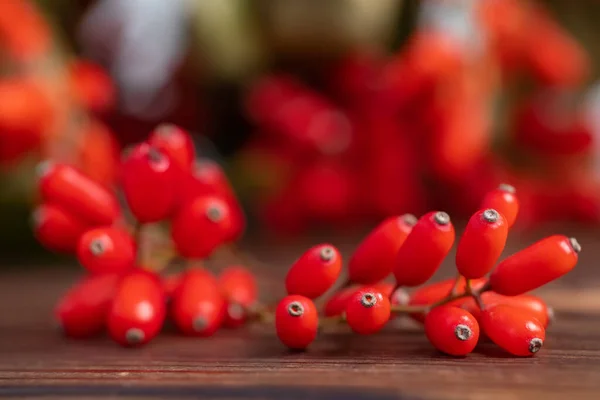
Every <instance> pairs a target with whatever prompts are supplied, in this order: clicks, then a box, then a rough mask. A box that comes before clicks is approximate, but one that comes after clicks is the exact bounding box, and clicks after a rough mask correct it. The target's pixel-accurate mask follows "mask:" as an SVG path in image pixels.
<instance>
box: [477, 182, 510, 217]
mask: <svg viewBox="0 0 600 400" xmlns="http://www.w3.org/2000/svg"><path fill="white" fill-rule="evenodd" d="M516 193H517V191H516V190H515V188H514V187H512V186H511V185H507V184H504V183H503V184H501V185H500V186H498V188H497V189H494V190H492V191H490V192H488V193H487V194H486V195H485V197H484V198H483V201H482V202H481V208H482V209H487V208H492V209H494V210H496V211H498V212H499V213H500V214H502V215H503V216H504V218H505V219H506V223H507V224H508V227H509V228H510V227H511V226H513V224H514V223H515V221H516V220H517V214H519V199H517V195H516Z"/></svg>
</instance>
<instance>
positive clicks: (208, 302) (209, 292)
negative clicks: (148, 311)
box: [171, 268, 225, 336]
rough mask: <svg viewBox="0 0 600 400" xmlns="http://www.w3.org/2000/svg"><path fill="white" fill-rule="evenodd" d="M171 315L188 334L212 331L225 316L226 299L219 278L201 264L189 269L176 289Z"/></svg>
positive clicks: (208, 334)
mask: <svg viewBox="0 0 600 400" xmlns="http://www.w3.org/2000/svg"><path fill="white" fill-rule="evenodd" d="M171 315H172V317H173V320H174V322H175V324H176V325H177V327H178V328H179V329H180V330H181V332H183V333H184V334H186V335H195V336H211V335H213V334H214V333H215V332H216V331H217V330H218V329H219V328H220V327H221V324H222V323H223V319H224V317H225V299H224V298H223V296H222V295H221V292H220V290H219V286H218V283H217V280H216V278H215V277H214V276H213V275H212V274H211V273H210V272H208V271H206V270H204V269H201V268H194V269H190V270H188V271H186V272H185V274H184V275H183V277H182V278H181V283H180V285H179V287H178V288H177V289H176V290H175V292H174V293H173V297H172V302H171Z"/></svg>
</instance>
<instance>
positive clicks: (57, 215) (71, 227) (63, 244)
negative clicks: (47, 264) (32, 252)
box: [31, 204, 89, 253]
mask: <svg viewBox="0 0 600 400" xmlns="http://www.w3.org/2000/svg"><path fill="white" fill-rule="evenodd" d="M31 222H32V225H33V232H34V235H35V237H36V239H37V240H38V241H39V242H40V243H41V244H42V245H43V246H44V247H46V248H47V249H49V250H52V251H57V252H64V253H75V251H76V249H77V243H79V237H80V236H81V235H82V234H83V233H84V232H85V231H86V230H87V229H89V228H88V226H86V225H85V224H84V223H83V222H82V221H80V220H79V218H77V217H76V216H74V215H72V214H70V213H69V212H67V211H65V210H63V209H62V208H60V207H57V206H54V205H52V204H42V205H40V206H38V207H36V209H35V210H34V211H33V213H32V214H31Z"/></svg>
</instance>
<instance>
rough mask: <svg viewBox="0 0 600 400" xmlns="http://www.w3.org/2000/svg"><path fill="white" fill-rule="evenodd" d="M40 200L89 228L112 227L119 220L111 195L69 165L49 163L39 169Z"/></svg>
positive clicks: (116, 203)
mask: <svg viewBox="0 0 600 400" xmlns="http://www.w3.org/2000/svg"><path fill="white" fill-rule="evenodd" d="M38 177H39V190H40V194H41V197H42V200H43V201H44V202H47V203H51V204H53V205H56V206H58V207H61V209H63V210H68V212H69V213H72V214H73V215H76V216H77V217H79V218H81V220H83V221H85V222H86V224H88V225H92V226H102V225H112V224H113V223H114V222H115V221H116V220H117V219H118V218H119V216H120V210H119V204H118V202H117V199H116V197H115V196H114V194H112V193H111V192H109V191H108V190H106V189H105V188H104V187H102V186H101V185H100V184H98V183H96V182H94V181H93V180H92V179H90V178H88V177H87V176H85V175H83V174H82V173H81V172H79V171H78V170H76V169H75V168H73V167H72V166H70V165H66V164H56V163H53V162H50V161H46V162H43V163H41V164H40V165H39V166H38Z"/></svg>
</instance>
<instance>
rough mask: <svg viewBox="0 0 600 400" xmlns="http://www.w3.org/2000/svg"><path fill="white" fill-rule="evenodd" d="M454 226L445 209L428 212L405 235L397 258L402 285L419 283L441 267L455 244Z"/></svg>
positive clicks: (398, 276)
mask: <svg viewBox="0 0 600 400" xmlns="http://www.w3.org/2000/svg"><path fill="white" fill-rule="evenodd" d="M454 236H455V233H454V226H453V225H452V222H451V221H450V217H449V216H448V214H446V213H445V212H441V211H439V212H430V213H428V214H425V215H424V216H423V217H421V219H419V221H418V222H417V223H416V225H415V226H414V227H413V229H412V231H411V232H410V234H409V235H408V237H407V238H406V240H405V242H404V244H403V245H402V247H400V250H399V251H398V255H397V257H396V260H395V263H396V264H395V266H394V270H393V272H394V276H395V277H396V283H397V284H398V285H400V286H419V285H422V284H423V283H425V282H427V281H428V280H429V279H430V278H431V277H432V276H433V274H434V273H435V271H436V270H437V269H438V268H439V267H440V265H441V264H442V261H444V258H445V257H446V255H448V252H449V251H450V249H451V248H452V244H453V243H454Z"/></svg>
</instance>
